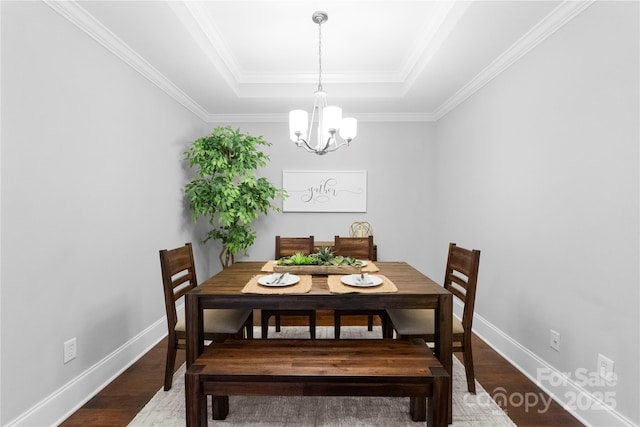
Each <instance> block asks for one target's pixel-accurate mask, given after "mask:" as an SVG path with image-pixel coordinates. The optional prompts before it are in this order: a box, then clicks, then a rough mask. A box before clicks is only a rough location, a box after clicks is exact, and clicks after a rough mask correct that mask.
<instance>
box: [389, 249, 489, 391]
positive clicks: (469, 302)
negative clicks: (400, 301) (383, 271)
mask: <svg viewBox="0 0 640 427" xmlns="http://www.w3.org/2000/svg"><path fill="white" fill-rule="evenodd" d="M479 264H480V251H479V250H476V249H474V250H468V249H463V248H461V247H458V246H456V244H455V243H450V244H449V255H448V257H447V267H446V272H445V277H444V287H445V289H447V290H448V291H449V292H451V293H452V294H453V295H454V296H455V297H456V298H458V299H459V300H460V301H462V303H463V305H464V308H463V311H462V320H460V319H458V318H457V317H455V316H453V322H452V323H453V348H452V350H453V351H456V352H462V353H463V358H464V368H465V371H466V374H467V390H469V392H470V393H473V394H475V393H476V383H475V374H474V371H473V354H472V352H471V326H472V323H473V307H474V304H475V299H476V285H477V282H478V267H479ZM434 313H435V312H434V310H428V309H415V310H414V309H388V310H387V315H388V316H389V321H390V322H391V323H390V327H392V328H393V329H395V331H396V334H397V336H398V337H399V338H405V337H420V338H423V339H424V340H425V341H427V342H434V340H435V337H434Z"/></svg>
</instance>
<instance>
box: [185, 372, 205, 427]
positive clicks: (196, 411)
mask: <svg viewBox="0 0 640 427" xmlns="http://www.w3.org/2000/svg"><path fill="white" fill-rule="evenodd" d="M184 383H185V405H186V411H185V412H186V418H187V419H186V422H187V427H196V426H206V425H207V396H206V395H204V394H203V393H201V391H202V390H201V389H200V380H199V378H198V375H197V374H190V373H189V372H187V373H186V374H185V382H184Z"/></svg>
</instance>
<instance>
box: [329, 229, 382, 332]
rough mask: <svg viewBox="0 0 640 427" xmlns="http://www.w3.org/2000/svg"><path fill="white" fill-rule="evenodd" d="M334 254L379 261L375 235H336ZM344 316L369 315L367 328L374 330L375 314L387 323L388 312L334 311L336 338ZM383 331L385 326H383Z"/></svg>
mask: <svg viewBox="0 0 640 427" xmlns="http://www.w3.org/2000/svg"><path fill="white" fill-rule="evenodd" d="M333 253H334V255H342V256H348V257H352V258H358V259H361V260H369V261H377V259H376V255H375V251H374V246H373V236H367V237H340V236H335V237H334V243H333ZM342 316H367V329H368V330H369V331H372V330H373V316H378V317H380V319H381V321H382V323H383V324H384V323H386V312H385V311H384V310H361V309H354V310H335V311H334V312H333V329H334V334H335V337H336V339H338V338H340V327H341V320H342ZM382 330H383V332H384V331H385V328H384V327H383V328H382Z"/></svg>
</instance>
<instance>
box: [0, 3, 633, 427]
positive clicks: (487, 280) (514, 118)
mask: <svg viewBox="0 0 640 427" xmlns="http://www.w3.org/2000/svg"><path fill="white" fill-rule="evenodd" d="M0 10H1V26H2V28H1V30H2V50H1V52H2V68H1V72H2V75H1V77H2V117H1V118H2V134H1V144H2V145H1V151H2V158H1V163H0V167H1V193H0V196H1V200H2V204H1V215H2V216H1V232H2V234H1V236H0V238H1V247H2V253H1V258H0V261H1V267H2V270H1V272H0V280H1V283H0V285H1V297H2V298H1V302H0V322H1V323H0V328H1V335H0V337H1V342H0V344H1V346H0V376H1V384H2V385H1V387H0V407H1V410H2V413H1V414H0V424H2V425H6V424H8V423H12V424H19V425H48V424H51V423H54V422H55V421H56V420H59V419H60V418H63V417H64V416H65V415H66V414H68V413H69V412H72V411H73V410H74V409H75V408H76V407H77V406H78V405H80V404H81V403H82V402H83V399H86V398H87V397H88V396H90V395H91V394H92V393H93V392H95V391H96V390H97V389H98V388H100V387H101V386H102V385H104V384H106V383H108V381H109V380H110V379H111V378H112V377H113V376H114V375H117V374H118V373H119V372H120V371H121V370H122V369H124V368H125V367H126V366H127V365H128V364H129V363H131V361H133V360H135V358H136V357H138V356H139V355H141V354H143V353H144V352H145V351H146V350H147V348H148V347H149V346H151V345H153V343H155V342H156V341H157V340H158V339H160V338H161V337H162V335H163V334H165V333H166V332H165V331H166V325H165V323H164V319H163V312H164V308H163V302H162V295H161V291H160V272H159V263H158V255H157V251H158V249H160V248H166V247H173V246H178V245H180V244H182V243H184V242H186V241H193V242H194V243H198V242H199V240H200V238H201V237H202V236H203V235H204V229H205V227H203V224H202V223H198V224H197V225H196V226H194V225H193V224H192V223H191V221H190V217H189V215H188V214H187V213H186V212H185V210H184V201H183V197H182V188H183V186H184V183H185V182H186V179H187V176H188V173H189V172H188V171H187V170H186V169H185V168H184V165H183V163H182V162H181V161H180V159H181V153H182V152H183V151H184V149H185V147H186V144H187V143H188V142H189V141H191V140H193V139H195V138H196V137H199V136H201V135H203V134H205V133H208V132H209V131H210V130H211V129H212V128H213V127H214V126H215V125H216V124H204V123H203V122H202V121H200V120H199V119H197V118H196V117H194V116H193V115H192V114H191V113H189V112H187V111H186V110H185V109H183V108H182V107H181V106H179V105H178V104H177V103H175V102H174V101H173V100H171V99H169V98H168V97H167V96H166V95H165V94H164V93H163V92H162V91H160V90H159V89H158V88H157V87H155V86H153V85H152V84H151V83H149V82H148V81H147V80H145V79H144V78H142V77H141V76H140V75H138V74H137V73H136V72H135V71H133V70H132V69H130V68H128V67H127V66H126V65H124V64H123V63H122V62H121V61H120V60H118V59H117V58H116V57H114V56H113V55H112V54H110V53H109V52H107V51H106V50H105V49H104V48H103V47H101V46H100V45H98V44H97V43H96V42H95V41H93V40H92V39H91V38H90V37H88V36H87V35H86V34H84V33H83V32H81V31H80V30H78V29H77V28H76V27H74V26H73V25H72V24H70V23H69V22H68V21H66V20H65V19H63V18H62V17H60V16H59V15H58V14H57V13H55V12H54V11H52V10H51V9H50V8H48V7H47V6H45V5H44V4H42V3H39V2H37V3H34V2H22V3H20V4H18V3H11V2H2V4H1V6H0ZM637 16H638V6H637V3H635V2H633V3H631V2H629V3H622V2H615V3H613V2H597V3H596V4H594V5H593V6H591V7H590V8H588V9H587V10H586V11H585V12H583V13H582V14H581V15H579V16H578V17H577V18H575V19H574V20H573V21H572V22H570V23H569V24H568V25H567V26H565V27H563V28H562V29H561V30H560V31H558V32H557V33H556V34H554V35H553V36H552V37H550V38H549V39H547V40H546V41H545V42H544V43H543V44H542V45H540V46H539V47H538V48H536V49H534V50H533V51H532V52H530V53H529V54H528V55H527V56H526V57H524V58H522V59H521V60H520V61H519V62H517V63H516V64H515V65H514V66H513V67H512V68H510V69H509V70H507V71H506V72H504V73H503V74H502V75H500V76H499V77H498V78H497V79H495V80H494V81H492V82H491V83H490V84H489V85H487V86H486V87H485V88H483V89H482V90H480V91H479V92H478V93H476V94H475V95H474V96H473V97H471V98H470V99H468V100H467V101H466V102H465V103H464V104H462V105H461V106H460V107H458V108H457V109H456V110H454V111H453V112H451V113H450V114H448V115H447V116H446V117H444V118H443V119H441V120H440V121H439V122H438V123H437V124H433V123H367V122H361V123H360V130H359V136H358V138H357V139H356V140H355V141H354V142H353V143H352V146H351V147H350V148H347V149H342V150H340V151H339V152H336V153H333V154H328V155H327V156H324V157H318V156H314V155H311V154H307V153H306V152H304V151H302V150H300V149H296V148H295V146H294V145H293V143H291V142H290V141H289V140H288V139H287V137H286V136H287V135H288V130H287V127H286V124H285V123H266V124H265V123H243V124H237V125H234V126H236V127H239V128H241V129H242V130H243V131H247V132H251V133H254V134H261V135H264V136H265V138H266V139H267V140H268V141H270V142H272V143H273V144H274V145H273V147H271V148H270V149H269V150H268V152H269V154H270V155H271V162H270V163H269V167H268V168H266V169H265V170H263V171H261V174H263V175H264V176H267V177H269V178H270V179H271V180H272V181H273V182H274V183H276V184H277V185H280V184H281V182H282V181H281V180H282V170H285V169H305V170H314V169H315V170H356V169H365V170H367V172H368V208H367V212H366V213H363V214H346V213H345V214H318V213H273V214H270V215H268V216H267V217H262V218H260V219H259V220H258V221H257V223H256V230H257V232H258V238H257V240H256V243H255V245H254V246H253V247H251V248H250V249H249V255H248V257H247V258H248V259H254V260H261V259H267V258H271V257H272V256H273V236H275V235H276V234H282V235H285V234H286V235H306V234H314V235H315V236H316V238H317V239H318V240H324V239H327V240H330V239H331V238H332V236H333V235H334V234H346V233H347V231H348V227H349V225H350V224H351V223H352V222H353V221H357V220H366V221H369V222H370V223H371V224H372V225H373V227H374V231H375V239H376V242H377V243H378V245H379V256H380V259H381V260H399V259H402V260H407V261H409V262H410V263H411V264H413V265H415V266H416V267H417V268H419V269H420V270H421V271H423V272H424V273H426V274H428V275H429V276H431V277H433V278H434V279H436V280H438V281H440V280H441V277H442V275H443V267H444V260H445V256H446V245H447V243H448V242H449V241H456V242H458V243H459V244H461V245H464V246H470V247H477V248H479V249H481V250H482V256H481V266H480V283H479V287H480V288H479V295H478V305H477V312H478V319H477V320H476V324H475V325H476V327H477V331H478V333H481V334H483V336H485V337H486V338H487V339H488V340H490V341H491V342H492V343H493V344H494V345H495V347H496V348H497V349H498V350H499V351H500V352H502V353H503V354H505V355H506V356H507V357H509V358H510V359H511V360H512V361H514V363H516V364H517V365H518V366H519V367H520V368H521V369H522V370H523V371H524V372H525V373H527V374H529V375H531V376H532V377H533V378H535V369H536V367H539V366H542V367H545V368H548V369H551V370H553V371H554V372H570V373H575V370H576V369H579V368H585V369H587V370H594V369H595V363H596V359H595V357H596V355H597V353H598V352H602V353H604V354H605V355H607V356H608V357H610V358H612V359H614V360H615V362H616V372H617V373H618V375H619V380H618V383H617V385H616V386H615V388H614V389H613V390H614V392H615V393H616V394H615V403H616V405H617V406H616V408H615V409H616V411H618V412H614V413H613V414H614V417H615V416H618V415H619V417H620V418H616V421H617V422H619V423H620V424H624V423H625V422H628V420H631V421H632V422H634V423H638V422H639V421H640V415H639V414H638V405H637V403H638V402H637V399H638V396H639V395H640V393H639V390H638V385H637V384H638V383H639V382H640V381H638V360H640V354H639V353H638V338H639V337H638V323H639V322H638V314H637V312H638V303H639V296H638V283H639V280H638V279H639V278H638V259H639V257H638V231H639V230H638V113H639V111H638V84H637V80H638V79H637V77H638V39H639V37H638V23H637ZM303 107H304V106H303ZM308 108H310V106H309V107H308ZM310 224H313V225H310ZM218 251H219V247H218V246H217V245H216V244H208V245H206V246H204V245H198V246H197V247H196V254H197V258H198V259H197V263H198V274H199V275H200V278H201V279H202V278H205V277H206V276H207V275H208V274H211V273H214V272H216V271H218V270H219V265H218V261H217V254H218ZM239 258H240V259H243V257H242V256H241V257H239ZM549 328H554V329H556V330H558V331H559V332H560V333H561V335H562V346H561V351H560V352H559V353H556V352H554V351H553V350H551V349H549V347H548V332H549ZM71 337H77V339H78V358H77V359H76V360H74V361H73V362H71V363H69V364H67V365H63V364H62V343H63V342H64V341H65V340H67V339H69V338H71ZM23 366H29V367H30V369H29V370H22V369H20V367H23ZM32 384H37V385H38V386H37V387H33V386H32ZM571 390H575V388H574V389H571ZM607 390H609V389H607ZM578 391H580V390H578ZM599 391H603V390H602V389H601V388H598V387H589V386H586V387H584V392H586V393H587V394H589V393H591V395H593V393H597V392H599ZM558 396H559V397H560V398H561V399H562V398H563V395H562V393H560V394H558ZM565 397H566V396H565ZM601 412H603V413H605V415H608V416H611V415H610V414H611V411H601ZM594 413H595V412H593V411H591V412H584V413H583V412H580V413H579V415H581V416H583V417H586V418H589V417H593V416H594V415H593V414H594ZM623 417H627V420H625V419H624V418H623ZM605 419H606V420H607V424H611V422H610V420H611V418H605ZM589 420H590V422H591V423H593V424H594V425H605V423H604V422H598V419H597V418H589Z"/></svg>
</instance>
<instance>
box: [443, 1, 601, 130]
mask: <svg viewBox="0 0 640 427" xmlns="http://www.w3.org/2000/svg"><path fill="white" fill-rule="evenodd" d="M594 2H595V0H580V1H575V0H565V1H564V2H562V3H560V4H559V5H558V6H557V7H556V8H555V9H554V10H552V11H551V12H550V13H549V14H548V15H547V16H546V17H545V18H544V19H543V20H541V21H540V22H539V23H538V24H536V25H535V26H534V27H533V28H532V29H531V30H530V31H528V32H527V33H526V34H525V35H524V36H522V37H521V38H520V39H518V41H516V42H515V43H514V44H513V45H511V47H509V48H508V49H507V50H506V51H504V52H503V53H502V54H501V55H500V56H499V57H498V58H496V59H495V60H494V61H493V62H492V63H491V64H489V65H488V66H487V67H486V68H485V69H484V70H482V71H481V72H480V73H479V74H477V75H476V76H475V77H474V78H473V79H471V81H469V83H467V84H466V85H464V86H463V87H462V88H461V89H460V90H458V91H457V92H456V93H455V94H454V95H453V96H452V97H451V98H449V99H448V100H446V101H445V102H444V103H443V104H442V105H441V106H440V107H438V108H437V109H436V111H434V113H433V115H434V116H435V118H436V120H439V119H441V118H442V117H444V116H445V115H446V114H448V113H449V112H451V111H452V110H453V109H455V108H456V107H457V106H458V105H460V104H462V103H463V102H464V101H465V100H466V99H467V98H469V97H470V96H471V95H473V94H474V93H476V92H477V91H478V90H480V89H481V88H483V87H484V86H485V85H486V84H488V83H489V82H490V81H491V80H493V79H494V78H496V77H497V76H498V75H500V74H501V73H502V72H503V71H505V70H506V69H507V68H509V67H511V66H512V65H513V64H514V63H515V62H516V61H518V60H519V59H520V58H522V57H523V56H524V55H526V54H527V53H528V52H529V51H531V50H532V49H533V48H535V47H536V46H538V45H539V44H540V43H542V42H543V41H544V40H546V39H547V38H548V37H549V36H551V35H552V34H553V33H555V32H556V31H557V30H558V29H560V28H562V27H563V26H564V25H565V24H566V23H567V22H569V21H571V20H572V19H573V18H575V17H576V16H577V15H578V14H580V13H581V12H582V11H584V10H585V9H586V8H588V7H589V6H591V5H592V4H593V3H594Z"/></svg>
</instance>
